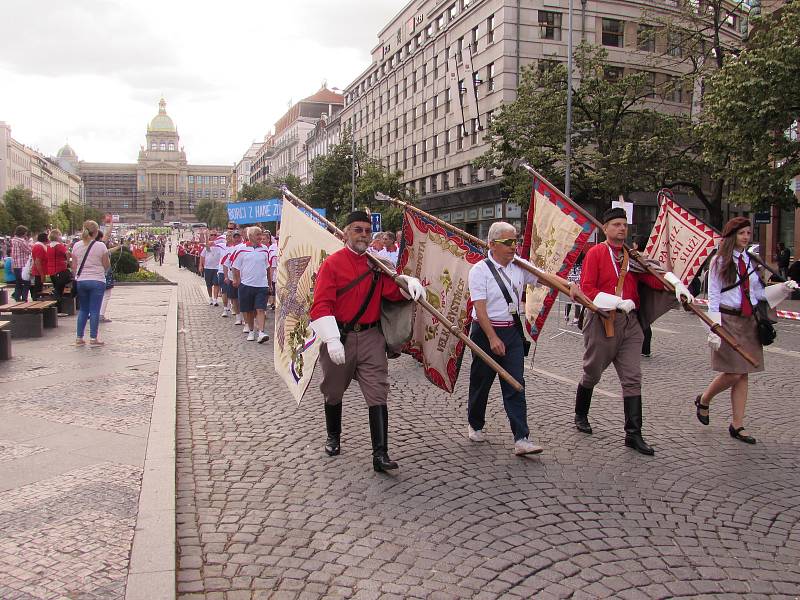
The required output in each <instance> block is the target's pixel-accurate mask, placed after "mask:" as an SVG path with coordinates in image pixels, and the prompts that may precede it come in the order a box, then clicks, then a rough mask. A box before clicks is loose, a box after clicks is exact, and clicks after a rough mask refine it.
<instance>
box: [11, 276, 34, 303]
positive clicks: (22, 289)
mask: <svg viewBox="0 0 800 600" xmlns="http://www.w3.org/2000/svg"><path fill="white" fill-rule="evenodd" d="M14 277H16V278H17V279H16V281H15V282H14V293H13V294H12V296H13V297H14V299H15V300H16V301H17V302H27V301H28V288H30V285H31V282H30V281H25V280H24V279H23V278H22V269H14Z"/></svg>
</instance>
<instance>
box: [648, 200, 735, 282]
mask: <svg viewBox="0 0 800 600" xmlns="http://www.w3.org/2000/svg"><path fill="white" fill-rule="evenodd" d="M719 240H720V237H719V235H718V234H717V233H716V232H715V231H714V230H713V229H712V228H711V227H709V226H708V225H706V224H705V223H703V222H702V221H701V220H700V219H698V218H697V217H695V216H694V215H692V214H691V213H690V212H689V211H688V210H686V209H685V208H683V207H682V206H681V205H680V204H678V203H677V202H675V199H674V197H673V195H672V190H669V189H662V190H659V192H658V217H656V222H655V225H653V232H652V233H651V234H650V237H649V239H648V241H647V247H646V248H645V249H644V253H645V254H646V255H647V256H649V257H651V258H654V259H656V260H657V261H659V262H660V263H661V264H663V265H664V266H665V267H666V270H667V271H672V272H673V273H675V275H677V276H678V278H679V279H680V280H681V281H682V282H683V283H684V284H685V285H689V282H690V281H691V280H692V279H693V278H694V276H695V275H696V274H697V271H698V270H699V269H700V267H701V266H702V265H703V263H704V262H705V261H706V259H707V258H708V256H709V255H710V254H711V252H713V250H714V248H715V247H716V246H717V244H718V243H719Z"/></svg>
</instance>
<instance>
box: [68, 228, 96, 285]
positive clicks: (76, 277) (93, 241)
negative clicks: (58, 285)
mask: <svg viewBox="0 0 800 600" xmlns="http://www.w3.org/2000/svg"><path fill="white" fill-rule="evenodd" d="M96 241H97V240H92V241H91V242H90V243H89V247H88V248H86V252H85V253H84V255H83V260H82V261H81V266H79V267H78V272H77V273H75V279H74V280H73V281H72V288H71V289H70V296H72V297H73V298H76V297H77V296H78V277H80V276H81V271H83V265H85V264H86V259H87V258H89V252H91V251H92V246H93V245H94V243H95V242H96Z"/></svg>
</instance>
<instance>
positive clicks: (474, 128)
mask: <svg viewBox="0 0 800 600" xmlns="http://www.w3.org/2000/svg"><path fill="white" fill-rule="evenodd" d="M477 142H478V119H472V138H471V140H470V143H471V144H472V145H473V146H474V145H475V144H476V143H477Z"/></svg>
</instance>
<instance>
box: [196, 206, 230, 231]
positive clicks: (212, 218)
mask: <svg viewBox="0 0 800 600" xmlns="http://www.w3.org/2000/svg"><path fill="white" fill-rule="evenodd" d="M194 214H195V216H196V217H197V220H198V221H200V222H201V223H206V224H208V226H209V227H215V228H217V229H219V228H222V227H225V226H226V225H227V223H228V210H227V208H226V206H225V204H223V203H222V202H214V201H213V200H207V199H203V200H201V201H200V202H199V203H198V204H197V206H196V207H195V209H194Z"/></svg>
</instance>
